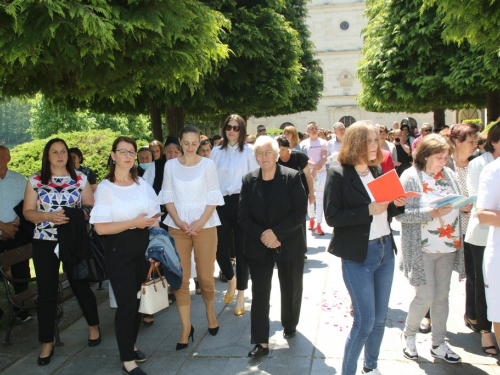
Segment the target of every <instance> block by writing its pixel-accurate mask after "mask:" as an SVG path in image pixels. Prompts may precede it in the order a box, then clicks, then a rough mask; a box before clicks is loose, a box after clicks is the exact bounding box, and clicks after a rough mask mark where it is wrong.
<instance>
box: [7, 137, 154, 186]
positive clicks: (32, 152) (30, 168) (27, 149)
mask: <svg viewBox="0 0 500 375" xmlns="http://www.w3.org/2000/svg"><path fill="white" fill-rule="evenodd" d="M120 135H123V134H120V133H118V132H114V131H111V130H92V131H83V132H82V131H81V132H72V133H59V134H55V135H52V136H51V137H48V138H45V139H37V140H34V141H32V142H27V143H24V144H21V145H18V146H16V147H15V148H13V149H12V150H11V156H12V160H11V162H10V163H9V168H10V169H12V170H14V171H16V172H19V173H21V174H22V175H24V176H26V177H27V176H29V175H30V174H32V173H35V172H36V171H39V170H40V169H41V167H42V153H43V148H44V147H45V145H46V144H47V142H48V141H49V140H50V139H52V138H61V139H64V140H65V141H66V143H67V144H68V147H78V148H79V149H80V150H81V151H82V153H83V157H84V163H83V165H85V166H86V167H89V168H91V169H92V170H93V171H94V172H95V174H96V175H97V179H98V181H100V180H102V179H103V178H104V176H105V175H106V174H107V173H108V167H107V162H108V157H109V153H110V151H111V148H112V146H113V142H114V140H115V139H116V138H117V137H118V136H120ZM136 141H137V144H138V146H139V147H141V146H143V145H146V144H147V141H146V140H136Z"/></svg>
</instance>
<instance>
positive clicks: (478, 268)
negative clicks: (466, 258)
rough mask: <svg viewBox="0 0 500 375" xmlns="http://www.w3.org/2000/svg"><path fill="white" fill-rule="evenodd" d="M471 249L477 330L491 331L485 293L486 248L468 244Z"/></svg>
mask: <svg viewBox="0 0 500 375" xmlns="http://www.w3.org/2000/svg"><path fill="white" fill-rule="evenodd" d="M468 245H469V246H470V249H471V253H472V259H473V260H474V272H475V279H476V282H475V286H476V290H475V297H476V301H475V302H476V303H475V307H476V311H475V313H476V315H475V316H476V319H477V326H476V327H477V329H479V330H480V331H491V322H490V321H489V320H488V315H487V312H488V305H487V304H486V295H485V292H484V276H483V258H484V249H485V246H476V245H472V244H468Z"/></svg>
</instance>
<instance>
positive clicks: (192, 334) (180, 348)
mask: <svg viewBox="0 0 500 375" xmlns="http://www.w3.org/2000/svg"><path fill="white" fill-rule="evenodd" d="M217 328H219V327H217ZM190 337H191V342H194V327H193V326H192V325H191V332H190V333H189V336H188V342H189V338H190ZM187 347H188V344H187V343H185V344H182V343H180V342H178V343H177V346H176V347H175V350H182V349H186V348H187Z"/></svg>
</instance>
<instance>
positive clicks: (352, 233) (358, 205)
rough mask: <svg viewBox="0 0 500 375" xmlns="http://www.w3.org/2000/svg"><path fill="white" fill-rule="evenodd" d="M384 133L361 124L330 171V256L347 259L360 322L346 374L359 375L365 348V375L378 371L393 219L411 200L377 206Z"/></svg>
mask: <svg viewBox="0 0 500 375" xmlns="http://www.w3.org/2000/svg"><path fill="white" fill-rule="evenodd" d="M378 137H379V135H378V130H377V129H376V128H375V127H374V125H373V123H371V122H370V121H359V122H356V123H355V124H353V125H351V126H350V127H349V128H348V129H347V130H346V132H345V135H344V138H343V140H342V146H341V149H340V152H339V155H338V161H339V163H340V166H335V167H333V168H330V169H329V170H328V177H327V180H326V187H325V200H324V208H325V211H324V212H325V218H326V222H327V223H328V225H330V226H332V227H333V228H334V231H333V238H332V241H331V242H330V246H329V249H328V250H329V252H330V253H332V254H334V255H336V256H338V257H340V258H342V273H343V278H344V282H345V285H346V288H347V290H348V291H349V294H350V295H351V300H352V305H353V309H354V323H353V326H352V329H351V332H350V333H349V336H348V337H347V341H346V345H345V352H344V360H343V363H342V374H343V375H354V374H355V373H356V367H357V361H358V358H359V355H360V354H361V350H362V349H363V346H364V347H365V356H364V366H363V373H369V372H372V371H373V370H374V369H376V368H377V360H378V355H379V352H380V345H381V343H382V338H383V336H384V328H385V320H386V315H387V309H388V306H389V297H390V294H391V287H392V279H393V274H394V251H395V250H396V246H395V244H394V240H393V238H392V234H391V228H390V227H389V220H390V219H391V217H393V216H397V215H399V214H401V213H403V212H404V208H403V206H404V204H405V203H406V198H399V199H397V200H396V201H394V202H375V201H374V199H373V196H372V194H371V193H370V191H369V189H368V188H367V183H369V182H370V181H373V180H374V179H375V178H377V177H378V176H379V175H380V174H381V171H379V169H378V168H377V167H376V165H378V164H379V163H380V162H381V161H382V160H383V156H382V151H381V149H380V146H379V142H378Z"/></svg>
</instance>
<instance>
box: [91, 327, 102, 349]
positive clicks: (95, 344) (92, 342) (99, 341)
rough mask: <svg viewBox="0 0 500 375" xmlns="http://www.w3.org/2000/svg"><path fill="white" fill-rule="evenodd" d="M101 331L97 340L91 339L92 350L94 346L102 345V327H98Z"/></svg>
mask: <svg viewBox="0 0 500 375" xmlns="http://www.w3.org/2000/svg"><path fill="white" fill-rule="evenodd" d="M97 328H98V329H99V337H98V338H96V339H95V340H91V339H89V346H90V347H91V348H92V347H94V346H97V345H99V344H100V343H101V327H97Z"/></svg>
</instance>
